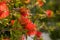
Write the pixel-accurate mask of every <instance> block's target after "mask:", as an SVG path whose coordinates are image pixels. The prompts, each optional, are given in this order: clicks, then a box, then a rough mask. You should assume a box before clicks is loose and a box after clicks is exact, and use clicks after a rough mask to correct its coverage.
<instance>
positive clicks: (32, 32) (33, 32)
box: [27, 30, 36, 36]
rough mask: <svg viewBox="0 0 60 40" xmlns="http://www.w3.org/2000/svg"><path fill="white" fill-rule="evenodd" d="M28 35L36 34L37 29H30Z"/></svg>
mask: <svg viewBox="0 0 60 40" xmlns="http://www.w3.org/2000/svg"><path fill="white" fill-rule="evenodd" d="M27 35H29V36H31V35H36V30H35V31H28V32H27Z"/></svg>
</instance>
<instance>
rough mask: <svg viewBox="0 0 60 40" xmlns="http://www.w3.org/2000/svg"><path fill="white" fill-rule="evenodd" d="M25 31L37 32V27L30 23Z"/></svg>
mask: <svg viewBox="0 0 60 40" xmlns="http://www.w3.org/2000/svg"><path fill="white" fill-rule="evenodd" d="M25 29H26V30H28V31H32V30H36V25H35V24H33V23H28V24H27V25H26V26H25Z"/></svg>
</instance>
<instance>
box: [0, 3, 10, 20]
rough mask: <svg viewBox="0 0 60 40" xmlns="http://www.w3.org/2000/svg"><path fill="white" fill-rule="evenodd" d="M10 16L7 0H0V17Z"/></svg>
mask: <svg viewBox="0 0 60 40" xmlns="http://www.w3.org/2000/svg"><path fill="white" fill-rule="evenodd" d="M7 16H9V9H8V6H7V5H6V3H5V2H0V19H3V18H6V17H7Z"/></svg>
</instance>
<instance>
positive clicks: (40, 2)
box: [36, 0, 44, 6]
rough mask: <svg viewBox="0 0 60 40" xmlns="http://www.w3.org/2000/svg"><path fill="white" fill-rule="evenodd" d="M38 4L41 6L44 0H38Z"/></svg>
mask: <svg viewBox="0 0 60 40" xmlns="http://www.w3.org/2000/svg"><path fill="white" fill-rule="evenodd" d="M36 4H38V5H39V6H43V5H44V2H43V1H42V0H37V2H36Z"/></svg>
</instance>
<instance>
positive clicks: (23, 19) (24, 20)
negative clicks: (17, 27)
mask: <svg viewBox="0 0 60 40" xmlns="http://www.w3.org/2000/svg"><path fill="white" fill-rule="evenodd" d="M19 22H20V23H21V24H23V25H26V24H28V23H30V22H31V21H30V19H28V18H26V17H24V16H21V18H19Z"/></svg>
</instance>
